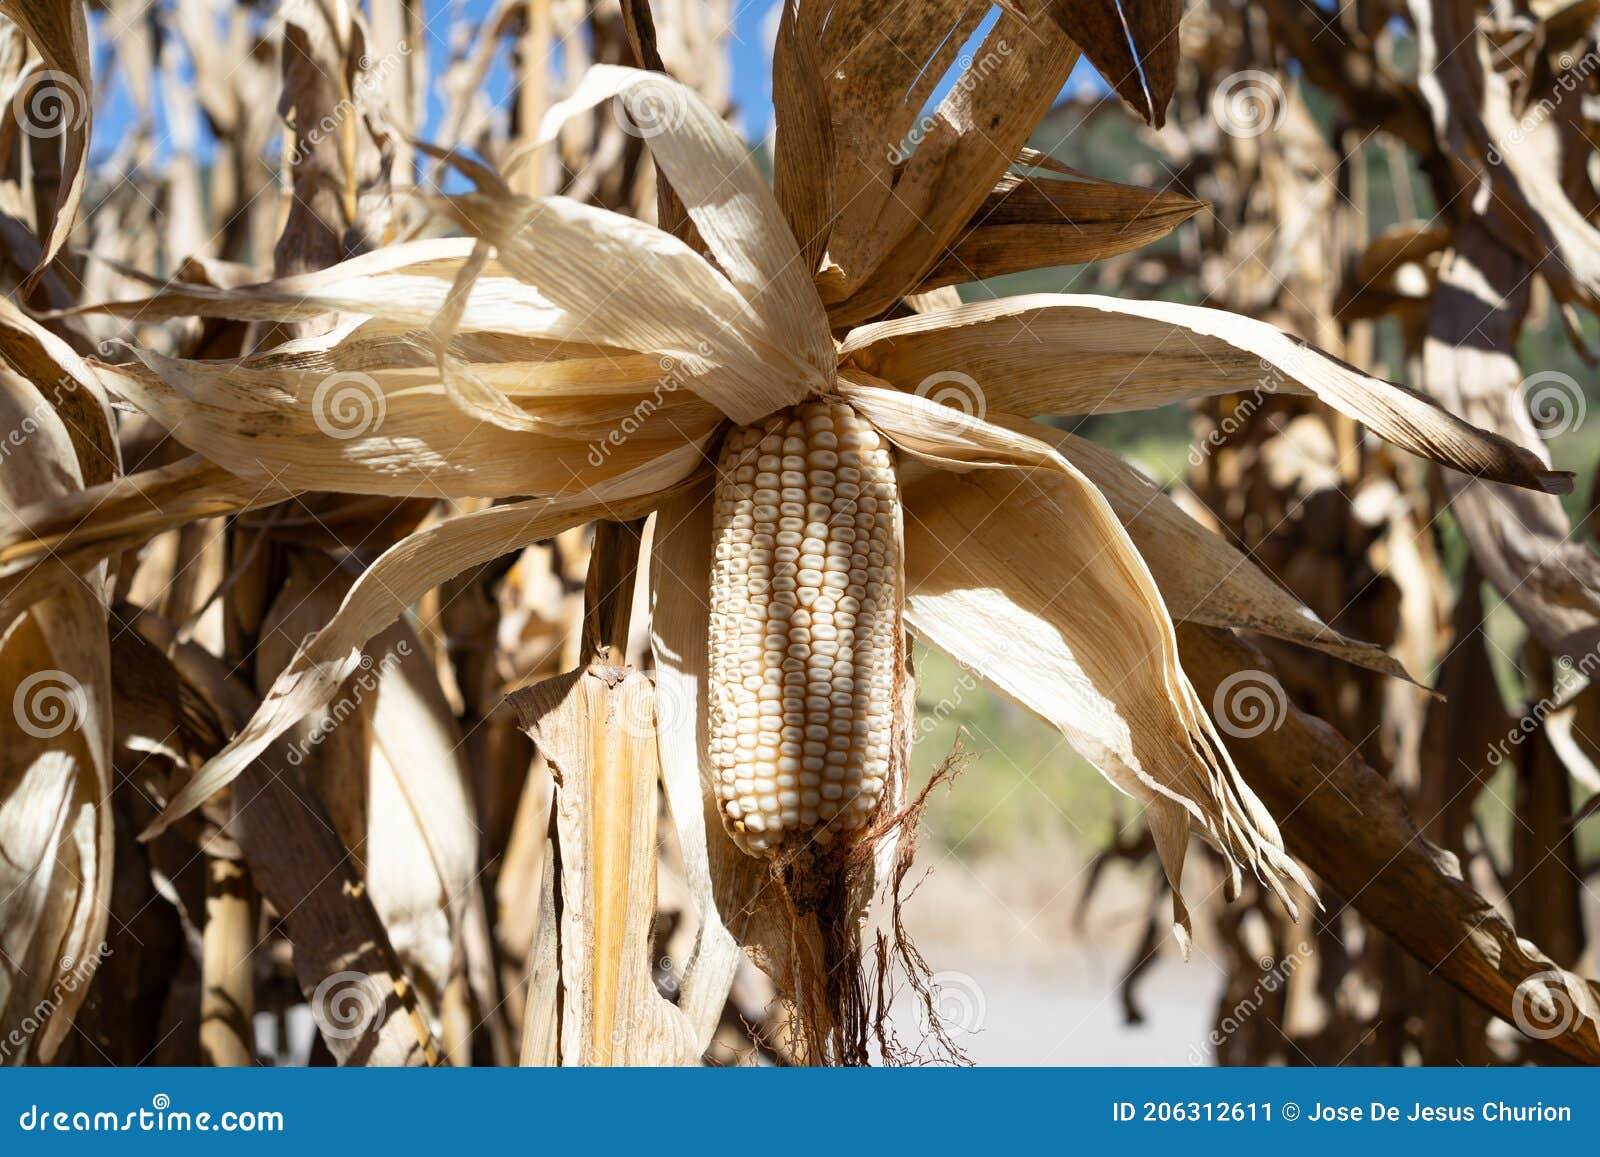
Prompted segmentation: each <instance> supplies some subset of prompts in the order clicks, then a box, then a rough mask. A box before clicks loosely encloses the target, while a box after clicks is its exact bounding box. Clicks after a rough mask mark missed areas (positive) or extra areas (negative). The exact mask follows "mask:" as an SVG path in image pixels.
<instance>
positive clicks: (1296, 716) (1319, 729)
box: [1178, 626, 1600, 1064]
mask: <svg viewBox="0 0 1600 1157" xmlns="http://www.w3.org/2000/svg"><path fill="white" fill-rule="evenodd" d="M1178 633H1179V639H1180V642H1181V644H1182V650H1183V665H1184V669H1185V670H1186V671H1188V672H1189V673H1190V674H1191V675H1192V676H1193V677H1194V680H1195V686H1196V687H1197V688H1198V689H1199V691H1200V694H1201V695H1202V696H1203V697H1208V698H1211V699H1215V697H1216V695H1217V692H1218V688H1219V687H1220V686H1221V684H1222V682H1223V680H1225V679H1227V678H1229V677H1231V676H1234V675H1236V674H1237V673H1238V672H1240V671H1252V672H1256V673H1258V674H1259V673H1261V672H1264V671H1266V670H1267V669H1268V666H1269V665H1268V664H1267V662H1266V660H1265V658H1264V657H1263V656H1262V655H1261V654H1260V653H1259V652H1258V651H1255V650H1254V649H1253V648H1251V647H1249V646H1248V645H1246V644H1245V643H1243V642H1241V641H1240V640H1239V639H1238V638H1236V637H1234V636H1233V635H1231V634H1229V633H1227V632H1224V631H1218V630H1215V629H1212V628H1207V627H1196V626H1183V627H1180V628H1179V632H1178ZM1234 748H1235V751H1236V753H1237V756H1238V759H1239V766H1240V768H1241V770H1242V771H1243V772H1244V774H1245V776H1246V777H1247V778H1248V779H1249V781H1250V784H1251V786H1252V787H1253V788H1255V790H1257V791H1259V792H1260V793H1261V795H1262V797H1263V798H1264V799H1265V800H1266V802H1267V804H1268V805H1269V806H1270V807H1271V808H1272V809H1273V810H1274V811H1276V812H1277V813H1278V814H1280V815H1282V816H1283V817H1284V819H1283V834H1284V838H1285V839H1286V840H1287V841H1288V845H1289V848H1290V850H1292V851H1293V852H1294V854H1295V855H1296V856H1298V857H1300V858H1301V859H1302V860H1303V861H1304V862H1305V864H1306V866H1307V867H1309V868H1311V869H1312V870H1313V871H1314V872H1316V873H1317V874H1318V875H1319V876H1321V877H1322V878H1323V879H1324V880H1326V881H1327V883H1328V885H1329V888H1330V890H1331V891H1332V892H1334V893H1335V894H1336V895H1341V896H1346V897H1349V903H1350V904H1351V905H1352V906H1353V907H1355V908H1357V909H1358V910H1359V911H1360V912H1361V914H1362V915H1363V916H1365V917H1366V918H1367V919H1368V920H1370V921H1371V922H1372V923H1373V924H1374V925H1376V926H1377V927H1378V928H1381V929H1382V930H1383V931H1384V932H1386V933H1387V934H1388V935H1389V936H1391V937H1393V939H1394V940H1395V941H1396V943H1398V944H1400V945H1402V946H1404V948H1405V949H1406V951H1408V952H1410V953H1411V954H1412V955H1413V956H1415V957H1416V958H1417V959H1418V960H1420V961H1421V962H1422V963H1423V964H1424V965H1426V966H1427V967H1428V968H1429V969H1430V970H1431V971H1433V972H1435V973H1437V974H1438V975H1439V976H1441V977H1443V978H1444V979H1445V980H1447V981H1449V982H1450V983H1451V984H1453V985H1455V986H1456V987H1457V988H1458V989H1460V990H1461V991H1462V992H1464V993H1466V994H1467V995H1468V996H1470V997H1471V998H1472V999H1473V1000H1476V1001H1477V1002H1478V1003H1479V1004H1481V1005H1483V1006H1484V1007H1485V1008H1487V1009H1489V1010H1490V1011H1491V1012H1493V1013H1495V1014H1496V1015H1498V1016H1500V1017H1502V1018H1504V1019H1505V1020H1507V1021H1511V1022H1512V1023H1517V1022H1518V1021H1519V1019H1520V1020H1522V1021H1524V1022H1526V1021H1527V1020H1528V1019H1532V1020H1533V1021H1534V1023H1535V1024H1541V1025H1542V1024H1546V1023H1558V1027H1559V1028H1560V1029H1561V1031H1559V1032H1556V1033H1553V1034H1551V1035H1550V1036H1548V1037H1547V1038H1545V1039H1546V1043H1548V1044H1550V1045H1552V1046H1554V1047H1555V1048H1557V1049H1560V1050H1561V1051H1562V1052H1563V1053H1565V1054H1566V1055H1567V1056H1570V1057H1573V1058H1574V1059H1576V1060H1579V1061H1582V1062H1584V1063H1586V1064H1597V1063H1600V986H1596V985H1595V984H1593V983H1592V982H1590V981H1586V980H1584V979H1583V978H1582V977H1581V976H1578V975H1575V974H1574V973H1571V972H1567V971H1564V970H1562V969H1560V968H1558V967H1557V966H1556V964H1555V962H1554V961H1552V960H1551V959H1550V957H1549V956H1547V955H1545V953H1544V952H1543V951H1541V949H1540V948H1539V946H1538V945H1536V944H1534V943H1532V942H1531V941H1529V940H1526V939H1523V938H1521V937H1519V936H1518V935H1517V931H1516V929H1514V928H1512V927H1511V925H1510V924H1509V923H1508V922H1507V920H1506V918H1505V917H1504V915H1502V914H1501V912H1500V910H1499V909H1498V908H1497V907H1496V905H1495V904H1493V903H1492V902H1491V901H1490V900H1489V899H1488V898H1486V897H1485V896H1482V895H1480V894H1479V893H1478V891H1477V890H1476V889H1475V888H1473V887H1472V885H1471V883H1470V882H1469V881H1468V879H1467V878H1466V875H1465V873H1464V871H1463V867H1462V865H1461V863H1460V861H1459V860H1458V859H1457V857H1456V856H1455V855H1454V854H1452V853H1451V852H1449V851H1447V850H1445V849H1442V848H1438V847H1435V846H1434V845H1433V844H1432V843H1430V842H1429V841H1428V840H1426V839H1424V838H1423V836H1422V835H1421V833H1420V832H1418V830H1417V826H1416V823H1415V821H1414V820H1413V819H1412V818H1411V816H1410V815H1409V814H1408V813H1407V811H1406V806H1405V803H1404V801H1403V800H1402V799H1401V797H1400V793H1399V792H1398V791H1397V790H1396V788H1395V787H1394V785H1393V784H1391V783H1389V782H1388V780H1386V779H1385V778H1384V777H1383V776H1382V775H1380V774H1378V773H1377V772H1376V771H1374V770H1373V769H1372V768H1370V767H1368V766H1367V764H1366V763H1365V762H1363V760H1362V758H1361V756H1360V754H1359V753H1358V752H1357V751H1356V750H1355V748H1353V747H1352V746H1351V745H1350V743H1349V742H1348V741H1347V740H1346V739H1345V738H1344V737H1343V736H1342V735H1340V734H1339V733H1338V732H1336V731H1335V730H1334V729H1333V728H1331V727H1329V726H1328V725H1327V724H1326V723H1324V722H1323V721H1322V720H1320V719H1317V718H1315V717H1314V716H1310V715H1307V714H1306V713H1304V712H1303V711H1301V710H1299V709H1298V708H1296V707H1295V706H1293V705H1292V704H1285V705H1284V709H1283V711H1282V712H1281V713H1279V714H1278V716H1277V719H1276V725H1275V726H1273V727H1269V728H1265V729H1262V730H1261V731H1260V732H1259V733H1257V734H1254V735H1251V736H1246V737H1241V738H1240V739H1239V740H1238V741H1237V742H1236V743H1235V744H1234ZM1547 1005H1549V1006H1553V1010H1552V1011H1553V1014H1554V1015H1550V1016H1549V1020H1546V1019H1545V1016H1546V1015H1548V1014H1545V1013H1541V1012H1539V1011H1536V1010H1537V1009H1539V1008H1540V1007H1543V1006H1547Z"/></svg>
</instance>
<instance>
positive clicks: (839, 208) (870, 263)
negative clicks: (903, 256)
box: [772, 0, 1004, 295]
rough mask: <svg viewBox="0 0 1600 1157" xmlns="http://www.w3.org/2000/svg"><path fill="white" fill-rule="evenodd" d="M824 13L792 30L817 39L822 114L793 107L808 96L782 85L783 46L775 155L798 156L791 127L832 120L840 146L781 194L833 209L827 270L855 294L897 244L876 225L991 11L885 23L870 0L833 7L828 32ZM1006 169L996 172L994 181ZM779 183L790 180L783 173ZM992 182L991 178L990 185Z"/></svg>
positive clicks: (924, 9)
mask: <svg viewBox="0 0 1600 1157" xmlns="http://www.w3.org/2000/svg"><path fill="white" fill-rule="evenodd" d="M820 7H821V6H820V5H815V4H809V3H808V4H806V5H805V6H804V8H803V9H802V11H801V12H800V14H799V15H800V19H799V20H798V21H797V23H796V28H795V31H796V33H797V34H805V33H808V32H809V33H811V34H812V35H814V36H816V37H817V46H816V48H815V52H816V54H817V58H818V67H819V69H820V71H821V74H822V83H823V85H824V102H823V108H822V109H811V110H803V109H796V108H794V107H793V104H792V102H793V101H794V100H796V99H800V98H801V97H803V95H804V94H803V93H801V92H798V91H796V92H791V91H790V90H789V88H788V86H780V85H779V84H778V83H777V82H778V77H777V74H776V55H777V53H778V52H781V51H782V45H781V44H780V46H779V47H778V49H776V50H775V54H774V55H775V63H774V86H773V94H772V95H773V116H774V119H775V121H776V122H777V125H778V139H777V141H776V143H775V145H774V152H775V154H776V155H778V156H782V155H783V154H784V153H785V152H786V151H789V152H791V153H792V151H793V147H792V146H791V145H790V144H789V143H787V142H786V141H785V139H784V136H785V134H786V132H787V131H788V130H787V128H786V126H787V125H788V124H789V122H791V121H792V120H804V119H805V118H810V117H814V116H816V115H817V114H818V112H819V111H821V112H824V114H825V115H826V116H827V117H828V119H829V130H828V131H829V132H830V133H831V135H832V137H833V139H834V149H833V152H832V153H831V155H828V156H824V157H821V158H819V160H820V161H821V162H823V163H824V164H825V165H826V167H824V168H821V169H820V170H816V169H812V170H810V171H807V172H804V173H799V174H796V175H795V180H796V181H797V182H800V183H801V184H803V185H806V186H810V187H811V188H808V189H807V190H806V191H805V192H803V193H802V192H799V191H791V190H789V189H782V190H781V191H780V192H779V195H778V196H779V202H780V204H788V203H790V201H791V200H793V199H795V198H799V197H801V196H806V197H810V198H814V199H816V200H817V201H819V202H820V203H822V204H827V205H831V207H832V212H831V213H830V214H829V216H828V217H827V218H825V220H826V221H827V222H828V224H829V230H828V235H827V238H826V240H827V245H826V251H827V253H828V261H829V264H830V268H832V267H836V269H834V271H833V272H831V273H830V274H829V276H830V277H837V278H839V279H841V281H842V286H841V289H842V292H843V293H844V294H845V295H848V294H849V293H850V292H852V291H854V290H855V289H856V288H858V287H859V286H860V285H861V284H862V283H863V282H865V280H866V279H867V277H868V276H870V275H871V273H872V271H873V270H874V269H875V268H876V267H877V266H878V264H879V263H880V262H881V261H882V259H883V256H884V251H885V246H886V244H888V243H889V242H890V241H891V240H892V239H891V238H888V237H885V236H883V233H882V230H881V227H880V224H879V222H880V218H881V217H882V215H883V213H884V211H885V207H886V205H887V203H888V202H889V200H890V198H891V197H892V195H893V190H894V187H895V181H896V177H897V173H896V170H897V168H898V166H899V164H900V163H902V162H903V161H904V159H905V153H904V148H903V146H904V145H905V143H906V140H907V138H908V137H909V136H910V134H911V130H912V126H913V125H914V124H916V123H917V121H918V117H919V116H921V114H922V110H923V108H924V107H925V106H926V104H927V102H928V101H929V100H930V99H931V98H932V96H933V93H934V91H935V87H936V86H937V85H938V83H939V81H940V80H941V79H942V78H943V77H944V76H945V75H946V74H947V73H948V71H949V69H950V66H951V65H952V64H953V63H955V61H956V59H957V55H958V54H959V53H960V51H961V46H962V45H963V44H964V43H966V41H967V39H968V38H969V37H970V36H971V35H972V33H973V32H974V31H976V30H977V27H978V23H979V22H980V21H981V20H982V19H983V15H984V12H985V10H986V9H987V7H988V6H987V5H986V4H983V3H979V2H978V0H924V2H923V3H922V4H921V5H920V6H919V8H918V11H917V15H916V19H914V20H904V21H885V20H884V19H883V12H882V8H881V6H880V5H879V4H877V3H875V2H873V0H846V2H844V3H836V4H833V5H831V6H830V7H829V10H828V12H827V19H826V20H825V21H822V22H821V25H822V26H821V27H820V28H813V24H814V20H812V19H808V15H809V13H810V12H811V10H813V9H818V8H820ZM1003 171H1004V170H1003V168H1002V169H997V170H996V172H995V174H994V175H995V176H998V175H999V173H1000V172H1003ZM779 176H780V177H783V178H784V179H785V181H786V182H787V176H786V175H785V174H779ZM993 183H994V182H993V178H992V177H991V179H990V180H989V181H988V182H987V184H988V185H992V184H993ZM813 189H814V190H815V191H812V190H813ZM963 223H964V222H963ZM796 236H797V237H798V238H799V239H800V241H801V242H802V243H803V244H806V245H808V246H809V245H810V243H811V241H812V238H811V237H809V236H803V235H801V234H800V233H799V232H798V231H797V232H796ZM809 251H810V250H809V248H808V250H807V252H809Z"/></svg>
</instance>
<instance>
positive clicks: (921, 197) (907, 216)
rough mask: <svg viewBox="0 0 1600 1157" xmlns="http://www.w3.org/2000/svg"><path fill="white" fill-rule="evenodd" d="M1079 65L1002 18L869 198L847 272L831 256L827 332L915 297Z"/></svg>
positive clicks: (1040, 33) (1049, 41) (1053, 38)
mask: <svg viewBox="0 0 1600 1157" xmlns="http://www.w3.org/2000/svg"><path fill="white" fill-rule="evenodd" d="M1077 59H1078V51H1077V49H1076V48H1075V47H1074V46H1073V45H1072V44H1071V42H1069V41H1068V40H1067V39H1066V37H1065V36H1063V35H1061V33H1060V31H1059V30H1058V29H1057V28H1055V27H1054V26H1053V25H1052V24H1050V23H1049V22H1048V21H1046V20H1043V19H1032V20H1030V19H1028V18H1027V17H1024V16H1021V15H1019V14H1017V13H1016V12H1013V11H1009V10H1005V11H1002V12H1001V13H1000V17H999V19H998V20H997V21H996V23H995V25H994V27H993V28H992V29H991V30H990V31H989V34H988V35H987V36H986V37H985V38H984V40H983V42H982V43H981V44H980V45H979V46H978V47H977V48H976V49H974V50H973V53H972V62H971V64H970V65H969V67H968V68H967V69H966V70H965V72H964V73H963V74H962V76H961V77H960V78H958V80H957V82H956V84H955V85H954V87H952V88H951V90H950V92H949V93H948V94H947V95H946V96H945V98H944V100H943V101H941V102H940V105H939V108H938V109H937V111H936V112H934V113H933V114H932V115H931V117H929V118H927V119H926V120H925V121H924V122H921V123H919V125H918V132H917V136H918V138H919V139H918V140H917V141H916V142H915V151H913V152H912V153H911V154H910V157H909V159H907V160H906V161H905V164H904V166H903V167H902V168H900V169H899V170H898V171H897V172H895V173H894V176H893V178H892V180H890V181H887V182H883V183H882V184H881V187H880V188H879V189H877V190H876V191H875V192H876V197H875V198H874V199H875V200H878V201H880V202H881V204H880V205H879V207H878V212H877V213H876V214H875V215H874V216H873V217H871V218H870V219H868V220H864V221H862V222H861V224H860V228H861V229H862V233H861V234H860V235H859V236H857V237H854V238H848V240H852V241H854V243H855V247H856V253H855V255H854V256H851V257H849V258H848V260H849V261H851V262H853V263H854V264H849V265H847V264H845V261H846V260H847V258H846V257H845V256H843V255H833V254H832V253H831V251H830V256H833V261H834V264H832V265H830V266H828V267H825V268H824V269H823V271H822V273H821V275H819V276H818V278H817V289H818V291H819V292H820V293H821V295H822V300H823V302H824V304H826V305H827V306H828V317H829V319H830V320H831V321H832V323H833V325H834V326H835V327H842V326H847V325H854V324H856V323H858V322H861V321H864V320H866V319H868V318H871V317H876V316H877V315H879V314H881V313H883V312H884V311H885V310H887V309H888V308H890V307H891V306H893V305H894V304H895V303H896V302H897V301H899V300H900V299H901V298H902V297H904V296H905V295H906V294H908V293H911V292H914V291H915V290H916V288H917V287H918V285H919V284H920V283H921V282H922V280H923V278H924V276H925V275H926V274H927V273H928V271H929V270H930V269H931V268H932V267H933V266H934V265H935V263H937V262H938V261H939V260H940V259H941V258H942V256H943V255H944V252H945V250H946V248H947V247H948V246H949V245H950V244H951V242H952V241H954V240H955V238H956V237H957V236H958V235H959V234H960V232H961V230H962V229H963V228H964V227H965V226H966V225H967V223H968V222H969V221H971V220H972V217H973V214H974V213H976V212H977V211H978V209H979V208H980V206H982V204H983V202H984V198H985V197H987V196H988V195H989V193H990V191H991V190H993V189H994V187H995V185H996V183H997V182H998V181H999V180H1000V178H1001V176H1002V175H1003V174H1004V173H1005V171H1006V169H1007V168H1008V167H1009V166H1010V161H1011V158H1013V157H1015V156H1017V155H1018V153H1020V152H1021V150H1022V148H1023V146H1024V145H1026V144H1027V140H1028V135H1029V134H1030V133H1032V132H1033V130H1034V129H1035V128H1036V127H1037V126H1038V123H1039V120H1040V118H1041V117H1043V116H1044V114H1045V113H1046V112H1047V111H1048V110H1049V108H1050V104H1051V102H1052V101H1053V100H1054V99H1055V96H1056V93H1058V92H1059V91H1060V90H1061V86H1062V85H1064V84H1065V83H1066V81H1067V77H1068V76H1069V75H1070V74H1071V72H1072V68H1073V65H1074V64H1076V63H1077ZM934 79H937V77H936V78H934ZM901 143H902V142H900V141H894V142H890V146H891V148H892V149H895V150H896V151H898V150H899V147H900V145H901ZM835 197H836V199H837V200H838V203H840V204H843V203H844V202H843V200H842V196H841V194H840V193H839V192H837V191H836V193H835ZM868 204H869V205H870V204H871V201H869V202H868ZM845 228H846V220H845V219H844V218H841V220H840V222H839V223H838V224H837V225H836V226H835V228H834V232H833V240H832V241H831V242H830V245H833V246H835V247H838V246H839V244H840V242H842V241H844V240H846V239H847V238H846V237H845V236H843V234H844V233H845Z"/></svg>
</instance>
